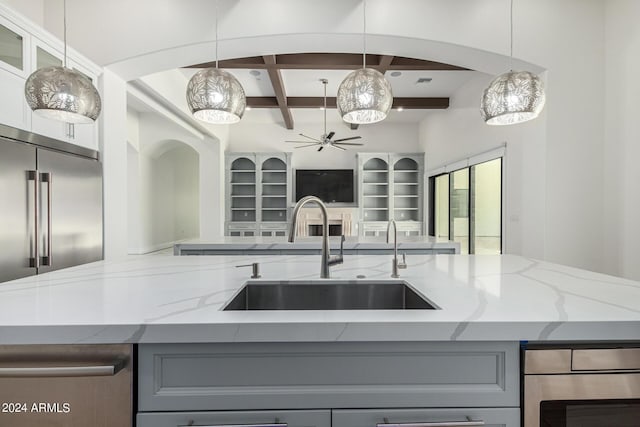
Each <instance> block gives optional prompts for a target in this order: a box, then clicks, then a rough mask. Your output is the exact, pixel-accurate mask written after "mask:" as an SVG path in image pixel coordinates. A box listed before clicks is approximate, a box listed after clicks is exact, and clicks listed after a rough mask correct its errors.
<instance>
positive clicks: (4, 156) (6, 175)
mask: <svg viewBox="0 0 640 427" xmlns="http://www.w3.org/2000/svg"><path fill="white" fill-rule="evenodd" d="M35 168H36V149H35V148H34V147H31V146H28V145H26V144H19V143H16V142H13V141H11V140H9V139H4V138H0V282H4V281H7V280H13V279H18V278H20V277H25V276H30V275H33V274H36V269H35V268H34V267H33V266H32V265H31V263H30V259H31V258H34V259H35V247H34V244H35V214H36V207H35V203H36V201H35V184H36V183H35V181H34V177H35ZM29 171H32V173H31V174H30V173H29Z"/></svg>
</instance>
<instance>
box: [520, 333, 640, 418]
mask: <svg viewBox="0 0 640 427" xmlns="http://www.w3.org/2000/svg"><path fill="white" fill-rule="evenodd" d="M639 345H640V344H639ZM523 387H524V394H523V400H524V402H523V403H524V417H523V418H524V425H523V427H539V426H540V427H542V426H544V427H638V426H640V348H621V347H617V348H616V347H598V348H593V347H591V348H589V347H582V346H573V347H565V348H528V349H527V350H525V351H524V386H523Z"/></svg>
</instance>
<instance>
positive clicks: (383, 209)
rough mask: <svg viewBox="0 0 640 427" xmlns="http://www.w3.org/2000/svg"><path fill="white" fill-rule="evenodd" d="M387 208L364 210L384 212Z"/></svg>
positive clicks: (366, 209) (367, 209)
mask: <svg viewBox="0 0 640 427" xmlns="http://www.w3.org/2000/svg"><path fill="white" fill-rule="evenodd" d="M388 209H389V208H364V210H365V211H386V210H388Z"/></svg>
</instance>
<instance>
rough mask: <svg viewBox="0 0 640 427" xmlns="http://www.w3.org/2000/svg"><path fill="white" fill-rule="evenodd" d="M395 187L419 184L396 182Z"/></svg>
mask: <svg viewBox="0 0 640 427" xmlns="http://www.w3.org/2000/svg"><path fill="white" fill-rule="evenodd" d="M394 184H395V185H418V183H417V182H394Z"/></svg>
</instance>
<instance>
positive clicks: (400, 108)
mask: <svg viewBox="0 0 640 427" xmlns="http://www.w3.org/2000/svg"><path fill="white" fill-rule="evenodd" d="M396 110H398V111H400V112H402V111H404V108H403V107H398V108H396Z"/></svg>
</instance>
